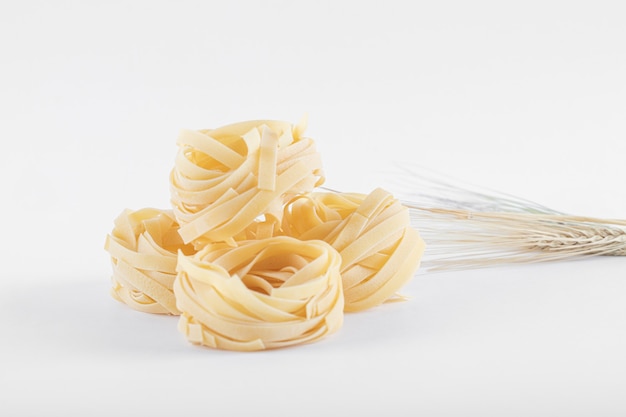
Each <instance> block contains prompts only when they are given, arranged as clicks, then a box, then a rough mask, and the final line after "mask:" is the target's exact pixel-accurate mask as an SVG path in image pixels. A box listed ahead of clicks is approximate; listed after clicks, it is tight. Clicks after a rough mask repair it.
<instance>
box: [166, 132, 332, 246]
mask: <svg viewBox="0 0 626 417" xmlns="http://www.w3.org/2000/svg"><path fill="white" fill-rule="evenodd" d="M303 130H304V126H303V125H298V126H295V127H292V126H291V125H290V124H289V123H285V122H278V121H270V120H259V121H251V122H241V123H236V124H233V125H229V126H224V127H221V128H218V129H212V130H202V131H191V130H183V131H182V132H181V134H180V136H179V138H178V141H177V144H178V146H179V151H178V155H177V157H176V163H175V167H174V169H173V170H172V173H171V178H170V182H171V200H172V204H173V207H174V213H175V215H176V219H177V220H178V221H179V223H180V224H181V228H180V235H181V236H182V238H183V240H184V241H185V242H186V243H189V242H193V241H196V246H198V247H202V246H203V245H204V244H205V243H207V242H218V241H228V242H229V243H231V244H232V243H233V240H234V239H235V237H236V236H237V235H238V234H240V233H241V232H243V231H244V230H245V229H246V228H247V227H248V226H249V225H250V224H251V223H253V222H254V221H255V220H256V219H258V218H259V216H261V215H263V216H265V217H266V220H267V221H268V222H270V223H280V214H281V212H282V207H283V204H284V202H285V201H286V200H287V199H289V198H290V197H291V196H293V195H296V194H301V193H307V192H310V191H312V190H313V188H314V187H316V186H319V185H321V184H322V183H323V181H324V177H323V174H322V164H321V159H320V156H319V154H318V153H317V151H316V150H315V144H314V142H313V140H312V139H309V138H305V137H303V136H302V133H303Z"/></svg>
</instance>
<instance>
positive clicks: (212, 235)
mask: <svg viewBox="0 0 626 417" xmlns="http://www.w3.org/2000/svg"><path fill="white" fill-rule="evenodd" d="M305 124H306V121H305V120H303V121H301V122H300V123H298V124H296V125H292V124H290V123H287V122H282V121H273V120H255V121H245V122H240V123H235V124H231V125H228V126H223V127H220V128H217V129H209V130H199V131H192V130H183V131H181V133H180V135H179V137H178V140H177V146H178V152H177V154H176V157H175V163H174V168H173V169H172V171H171V175H170V190H171V203H172V207H171V208H170V209H154V208H144V209H140V210H136V211H133V210H128V209H127V210H124V211H123V212H122V213H121V214H120V215H119V216H118V218H117V219H116V220H115V227H114V229H113V230H112V232H111V234H110V235H108V236H107V239H106V243H105V249H106V250H107V251H108V252H109V254H110V256H111V260H112V268H113V275H112V289H111V293H112V295H113V297H115V298H116V299H118V300H120V301H121V302H124V303H126V304H127V305H129V306H130V307H132V308H134V309H136V310H139V311H143V312H149V313H158V314H173V315H180V319H179V326H178V327H179V330H180V331H181V332H182V333H183V334H184V335H185V336H186V337H187V339H188V340H189V341H190V342H192V343H195V344H200V345H204V346H209V347H213V348H218V349H229V350H244V351H246V350H262V349H272V348H280V347H285V346H290V345H295V344H301V343H309V342H313V341H316V340H319V339H320V338H323V337H324V336H326V335H328V334H331V333H334V332H336V331H337V330H338V329H339V328H341V326H342V323H343V315H344V312H357V311H362V310H366V309H369V308H372V307H375V306H378V305H380V304H383V303H385V302H388V301H392V300H396V299H399V297H401V296H399V295H398V293H397V292H398V290H400V288H401V287H402V286H404V285H405V284H406V283H407V282H408V281H409V280H410V279H411V278H412V277H413V275H414V274H415V272H416V270H417V268H418V267H419V264H420V259H421V257H422V254H423V251H424V242H423V240H422V239H421V238H420V236H419V234H418V232H417V231H416V230H415V229H414V228H412V227H411V226H410V217H409V211H408V209H407V208H406V207H405V206H403V205H402V204H401V203H400V202H399V201H398V200H397V199H395V198H394V197H393V196H392V195H391V194H390V193H388V192H387V191H385V190H383V189H375V190H373V191H372V192H371V193H370V194H360V193H337V192H330V191H324V190H323V189H321V188H320V186H321V185H322V184H323V183H324V181H325V178H324V173H323V170H322V162H321V158H320V155H319V153H318V152H317V150H316V148H315V143H314V141H313V140H312V139H311V138H308V137H305V136H304V130H305Z"/></svg>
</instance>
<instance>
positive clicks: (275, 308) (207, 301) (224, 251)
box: [174, 236, 344, 350]
mask: <svg viewBox="0 0 626 417" xmlns="http://www.w3.org/2000/svg"><path fill="white" fill-rule="evenodd" d="M340 264H341V258H340V256H339V254H338V253H337V251H335V250H334V249H333V248H332V247H331V246H330V245H328V244H326V243H324V242H321V241H308V242H303V241H300V240H297V239H294V238H289V237H286V236H279V237H274V238H269V239H265V240H256V241H244V242H240V244H239V245H238V246H237V247H230V246H227V245H224V244H213V245H208V246H206V247H205V248H204V249H202V250H201V251H200V252H198V253H197V254H196V255H194V256H191V257H186V256H184V255H182V254H181V256H180V259H179V267H178V268H179V271H180V273H179V276H178V279H177V280H176V283H175V286H174V292H175V294H176V299H177V304H178V306H179V308H180V309H181V310H182V312H183V313H182V315H181V318H180V323H179V329H180V330H181V331H182V332H183V333H184V334H185V335H186V336H187V338H188V339H189V340H190V341H191V342H193V343H197V344H202V345H206V346H210V347H214V348H220V349H230V350H262V349H272V348H279V347H286V346H291V345H294V344H300V343H309V342H313V341H315V340H317V339H320V338H322V337H324V336H326V335H327V334H330V333H333V332H335V331H337V330H338V329H339V328H340V327H341V324H342V323H343V304H344V299H343V293H342V286H341V275H340V273H339V267H340Z"/></svg>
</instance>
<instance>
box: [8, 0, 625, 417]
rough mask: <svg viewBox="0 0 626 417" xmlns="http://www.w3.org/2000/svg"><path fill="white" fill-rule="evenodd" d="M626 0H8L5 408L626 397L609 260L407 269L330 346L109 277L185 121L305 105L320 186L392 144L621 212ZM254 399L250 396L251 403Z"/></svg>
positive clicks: (160, 182) (458, 407)
mask: <svg viewBox="0 0 626 417" xmlns="http://www.w3.org/2000/svg"><path fill="white" fill-rule="evenodd" d="M625 21H626V6H624V3H623V2H620V1H614V2H602V1H588V2H579V1H540V2H533V1H524V2H521V1H520V2H496V1H493V2H486V1H475V2H462V1H441V2H434V1H432V2H425V1H414V2H409V1H406V2H397V1H384V2H372V1H315V2H313V1H309V2H296V1H293V2H289V1H259V2H252V1H245V2H244V1H228V2H226V1H223V2H216V1H197V2H191V1H171V2H165V1H102V2H89V1H83V2H79V1H39V2H34V1H24V2H17V1H7V0H2V2H1V3H0V137H1V141H2V142H1V143H2V147H1V149H0V178H1V179H0V181H2V183H1V185H2V196H3V197H2V201H3V204H2V206H1V208H0V210H1V211H0V214H1V215H2V219H3V239H2V240H1V243H0V256H1V259H2V272H1V276H0V279H1V281H2V282H1V283H2V291H0V332H1V333H0V337H1V342H0V369H1V371H0V393H1V394H0V414H2V415H11V416H21V415H62V414H64V415H78V414H81V415H85V414H86V413H87V412H88V413H89V414H90V415H100V414H102V415H112V414H113V413H115V415H130V414H131V413H135V414H134V415H153V416H157V415H158V416H160V415H185V414H184V413H189V414H188V415H191V413H192V412H196V413H202V414H212V415H241V414H242V412H243V411H248V412H256V413H258V414H260V415H263V416H265V415H268V416H269V415H271V414H273V415H319V414H323V415H339V414H340V413H341V414H350V415H352V414H355V415H363V416H369V415H381V414H382V413H386V414H388V415H424V416H528V415H533V416H590V415H594V416H623V415H626V398H624V397H625V396H624V393H625V392H626V358H625V353H624V352H626V274H624V271H625V270H626V269H625V266H626V263H625V262H624V261H625V260H623V259H619V258H598V259H593V260H588V261H581V262H565V263H559V264H550V265H546V264H544V265H533V266H519V267H507V268H497V269H489V270H479V271H463V272H448V273H441V274H424V273H422V274H419V275H417V276H416V278H415V279H414V280H413V281H412V282H411V283H410V284H409V285H408V286H407V287H406V288H405V290H404V293H405V294H407V295H409V296H411V297H412V299H411V301H409V302H406V303H401V304H393V305H386V306H383V307H381V308H378V309H375V310H372V311H368V312H365V313H362V314H353V315H348V316H347V317H346V320H345V324H344V327H343V328H342V329H341V331H340V332H339V333H338V334H336V335H334V336H332V337H330V338H328V339H325V340H324V341H321V342H319V343H315V344H312V345H308V346H301V347H296V348H292V349H285V350H279V351H273V352H262V353H253V354H242V353H237V352H221V351H213V350H209V349H201V348H196V347H193V346H191V345H189V344H188V343H187V342H186V341H185V340H184V338H183V336H182V335H180V334H179V333H178V332H177V330H176V318H174V317H160V316H152V315H145V314H140V313H137V312H135V311H132V310H130V309H129V308H127V307H126V306H124V305H121V304H119V303H116V302H115V301H114V300H113V299H111V298H110V297H109V295H108V286H109V274H110V265H109V260H108V257H107V254H106V252H104V250H103V244H104V237H105V235H106V234H107V233H108V232H109V231H110V229H111V227H112V222H113V219H114V217H115V216H117V214H118V213H119V212H121V211H122V209H124V208H126V207H129V208H133V209H137V208H141V207H145V206H153V207H167V206H168V204H169V202H168V200H169V191H168V182H167V181H168V174H169V171H170V169H171V167H172V164H173V159H174V154H175V151H176V147H175V139H176V136H177V133H178V131H179V129H181V128H190V129H200V128H210V127H217V126H220V125H223V124H227V123H232V122H236V121H241V120H247V119H261V118H270V119H280V120H287V121H291V122H294V123H295V122H297V121H298V119H299V118H300V117H301V116H302V115H303V114H305V113H307V114H308V115H309V128H308V131H307V132H308V134H309V136H311V137H313V138H315V139H316V142H317V146H318V149H319V151H320V152H321V154H322V158H323V162H324V166H325V171H326V175H327V182H326V185H328V186H329V187H332V188H337V189H340V190H344V191H361V192H368V191H369V190H371V189H372V188H374V187H375V186H378V185H385V182H386V181H387V180H389V177H388V174H385V172H387V171H386V170H388V169H389V168H390V167H393V166H395V165H396V164H398V163H416V164H418V165H421V166H424V167H426V168H428V169H433V170H436V171H439V172H442V173H445V174H448V175H450V176H452V177H457V178H463V179H465V180H466V181H470V182H472V183H476V184H480V185H483V186H486V187H490V188H495V189H499V190H502V191H506V192H509V193H511V194H515V195H519V196H522V197H525V198H528V199H531V200H534V201H536V202H539V203H542V204H545V205H548V206H550V207H552V208H555V209H559V210H563V211H567V212H571V213H574V214H585V215H594V216H605V217H621V218H623V217H624V216H626V193H625V192H624V156H626V117H625V115H626V77H625V75H624V74H626V25H625V24H624V22H625ZM254 410H256V411H254Z"/></svg>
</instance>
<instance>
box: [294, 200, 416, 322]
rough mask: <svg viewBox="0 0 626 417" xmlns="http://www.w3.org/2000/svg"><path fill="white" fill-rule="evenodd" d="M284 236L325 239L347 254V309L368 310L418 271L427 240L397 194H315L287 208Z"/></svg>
mask: <svg viewBox="0 0 626 417" xmlns="http://www.w3.org/2000/svg"><path fill="white" fill-rule="evenodd" d="M283 229H284V232H285V233H286V234H288V235H290V236H295V237H298V238H299V239H303V240H309V239H320V240H323V241H325V242H328V243H330V244H331V245H332V246H333V247H334V248H335V249H337V250H338V251H339V253H340V254H341V260H342V263H341V276H342V279H343V287H344V293H345V298H346V307H345V310H346V311H360V310H365V309H368V308H371V307H374V306H377V305H380V304H382V303H383V302H385V301H387V300H389V299H391V298H392V297H393V296H394V294H396V292H397V291H398V290H399V289H400V288H402V286H404V285H405V284H406V283H407V282H408V280H410V279H411V277H412V276H413V274H414V273H415V270H416V269H417V268H418V266H419V263H420V259H421V256H422V253H423V251H424V242H423V240H422V239H421V238H420V237H419V235H418V233H417V231H415V229H413V228H412V227H411V225H410V218H409V211H408V209H407V208H406V207H404V206H403V205H402V204H400V202H399V201H398V200H396V199H394V198H393V196H392V195H391V194H389V193H388V192H387V191H385V190H383V189H380V188H379V189H376V190H374V191H373V192H372V193H371V194H369V195H364V194H355V193H352V194H349V193H313V194H310V195H304V196H299V197H296V198H295V199H293V200H292V201H291V202H290V203H289V204H288V205H287V206H286V209H285V215H284V217H283Z"/></svg>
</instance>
